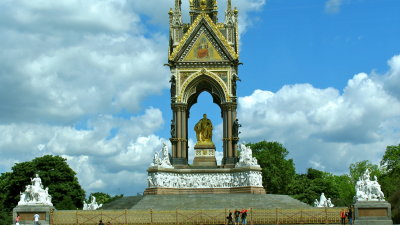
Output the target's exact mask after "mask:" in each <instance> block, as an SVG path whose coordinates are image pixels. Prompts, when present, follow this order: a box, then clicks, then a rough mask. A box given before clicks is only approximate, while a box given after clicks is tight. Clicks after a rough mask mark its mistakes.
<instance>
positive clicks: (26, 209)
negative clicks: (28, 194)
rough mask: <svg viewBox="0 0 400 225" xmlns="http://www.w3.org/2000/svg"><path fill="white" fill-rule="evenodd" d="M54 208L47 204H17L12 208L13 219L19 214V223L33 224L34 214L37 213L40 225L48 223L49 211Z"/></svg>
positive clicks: (22, 224)
mask: <svg viewBox="0 0 400 225" xmlns="http://www.w3.org/2000/svg"><path fill="white" fill-rule="evenodd" d="M54 209H55V208H54V207H53V206H47V205H19V206H17V207H15V208H14V209H13V221H15V218H16V217H17V215H19V216H20V223H19V224H20V225H25V224H29V225H31V224H33V221H34V217H33V216H34V215H35V214H38V215H39V216H40V217H39V223H40V224H41V225H48V224H50V213H51V211H52V210H54Z"/></svg>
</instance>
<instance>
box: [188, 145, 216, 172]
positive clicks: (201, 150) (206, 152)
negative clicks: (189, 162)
mask: <svg viewBox="0 0 400 225" xmlns="http://www.w3.org/2000/svg"><path fill="white" fill-rule="evenodd" d="M194 151H195V155H194V159H193V166H194V167H208V168H217V159H216V158H215V146H199V145H196V146H195V147H194Z"/></svg>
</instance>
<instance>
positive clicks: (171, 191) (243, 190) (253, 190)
mask: <svg viewBox="0 0 400 225" xmlns="http://www.w3.org/2000/svg"><path fill="white" fill-rule="evenodd" d="M184 194H266V192H265V189H264V188H263V187H235V188H147V189H146V190H145V191H144V195H184Z"/></svg>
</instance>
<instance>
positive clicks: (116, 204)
mask: <svg viewBox="0 0 400 225" xmlns="http://www.w3.org/2000/svg"><path fill="white" fill-rule="evenodd" d="M142 198H143V196H142V195H139V196H127V197H122V198H119V199H116V200H114V201H112V202H108V203H106V204H104V205H103V206H102V207H101V208H100V209H103V210H113V209H130V208H132V207H133V206H134V205H136V204H137V203H138V202H139V201H140V200H142Z"/></svg>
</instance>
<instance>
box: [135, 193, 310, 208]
mask: <svg viewBox="0 0 400 225" xmlns="http://www.w3.org/2000/svg"><path fill="white" fill-rule="evenodd" d="M223 208H227V209H242V208H254V209H275V208H282V209H294V208H304V209H305V208H312V207H311V206H309V205H307V204H305V203H303V202H300V201H298V200H296V199H294V198H292V197H290V196H287V195H272V194H192V195H191V194H188V195H146V196H144V198H143V199H142V200H141V201H139V202H138V203H137V204H136V205H134V206H133V207H132V208H131V209H141V210H143V209H153V210H172V209H189V210H195V209H205V210H206V209H223Z"/></svg>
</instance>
